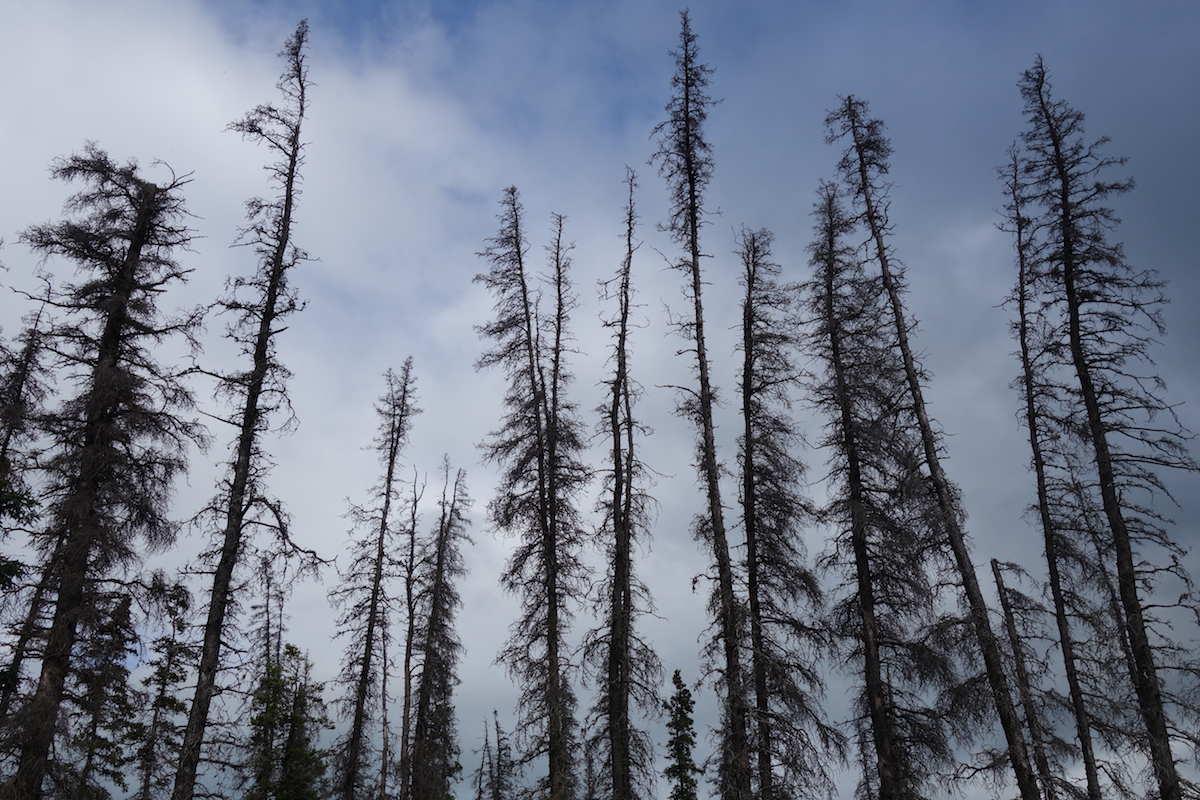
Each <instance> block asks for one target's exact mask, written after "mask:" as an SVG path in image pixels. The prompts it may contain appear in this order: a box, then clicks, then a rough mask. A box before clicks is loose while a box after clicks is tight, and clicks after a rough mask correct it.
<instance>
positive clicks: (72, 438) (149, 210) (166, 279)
mask: <svg viewBox="0 0 1200 800" xmlns="http://www.w3.org/2000/svg"><path fill="white" fill-rule="evenodd" d="M53 172H54V175H55V177H57V178H59V179H62V180H67V181H78V182H79V183H81V184H83V189H82V191H80V192H79V193H78V194H76V195H75V196H74V197H73V198H71V200H69V201H68V203H67V211H68V213H69V214H70V218H68V219H67V220H65V221H63V222H60V223H56V224H47V225H40V226H35V227H33V228H30V229H29V230H27V231H26V232H25V233H24V234H23V235H22V238H23V240H24V241H25V242H26V243H27V244H29V245H30V247H32V248H33V249H34V250H35V251H37V252H40V253H42V254H44V255H46V256H60V257H63V258H66V259H68V260H70V261H72V262H74V266H75V267H76V269H77V270H78V273H79V275H80V276H81V278H80V280H79V281H78V282H77V283H71V284H65V285H63V286H61V287H59V288H56V289H55V290H54V292H53V293H52V295H51V297H50V298H49V299H48V300H47V304H48V305H51V306H53V307H55V308H56V309H57V310H58V312H59V313H60V314H61V315H62V316H61V318H60V320H59V321H57V322H56V324H54V325H53V326H52V327H50V328H48V329H47V330H46V332H45V334H44V339H45V342H46V344H47V349H48V350H49V351H52V352H53V353H54V360H53V362H51V363H48V364H47V369H50V370H53V371H54V373H55V374H56V375H57V376H58V381H59V383H60V384H61V385H64V386H70V385H75V386H78V387H79V392H78V393H77V394H75V395H73V396H71V397H68V398H67V399H66V400H65V401H64V403H63V404H62V406H61V407H60V408H59V410H57V411H55V412H54V413H53V414H51V415H49V416H47V418H46V421H45V432H46V434H47V436H48V437H49V439H50V441H51V442H52V443H53V444H52V452H51V454H50V455H49V456H48V457H47V459H46V460H45V461H44V465H45V467H46V468H47V475H48V476H49V485H48V487H47V489H46V491H45V492H44V493H43V497H44V498H46V499H45V504H46V514H45V520H46V526H45V528H44V529H42V530H41V531H40V532H39V533H38V540H39V543H38V545H37V546H38V549H39V551H40V552H41V553H42V555H43V557H44V558H45V559H47V561H46V563H44V564H43V565H42V568H41V572H42V574H43V576H44V577H48V578H49V580H48V581H44V583H46V584H47V585H46V586H45V587H44V592H45V594H46V595H47V596H46V599H45V602H47V603H51V602H52V604H53V612H52V614H50V624H49V629H48V631H47V633H46V640H45V646H44V649H43V651H42V659H41V667H40V676H39V679H38V682H37V688H36V690H35V691H34V693H33V696H32V697H31V698H30V700H29V702H28V703H27V704H26V705H25V706H24V708H22V710H21V711H20V712H19V714H18V716H17V718H10V719H9V720H8V723H7V727H8V731H9V733H10V734H15V735H14V738H15V739H16V740H17V742H18V743H19V744H18V754H17V768H16V772H15V774H12V775H11V777H10V778H9V780H8V781H7V782H6V784H5V785H4V786H3V787H2V788H0V796H4V797H13V798H18V797H19V798H38V797H40V796H41V794H42V790H43V779H44V778H45V776H46V771H47V767H48V766H49V764H48V760H49V758H50V755H51V748H52V745H53V742H54V738H55V732H56V728H57V726H58V722H59V719H60V717H59V711H60V707H61V705H62V703H63V700H64V692H65V690H66V687H67V683H68V680H69V676H70V673H71V670H72V668H73V665H74V659H75V657H76V655H77V652H76V644H77V635H78V632H79V625H80V623H81V620H82V617H83V616H84V615H85V612H87V610H88V609H89V607H90V606H91V604H92V602H93V600H94V599H95V598H96V597H97V582H98V581H100V580H102V579H104V578H106V577H113V576H119V575H121V574H122V573H123V572H124V571H125V570H127V569H130V568H133V567H134V566H136V565H137V564H138V563H139V561H140V556H141V554H142V553H143V552H145V551H146V550H152V549H155V548H161V547H165V546H167V545H168V544H170V542H171V541H172V539H173V537H174V534H175V530H176V526H175V525H174V524H173V523H172V522H170V521H169V520H168V518H167V504H168V500H169V497H170V494H171V490H172V484H173V480H174V478H175V477H176V475H178V474H179V473H180V472H182V471H183V470H184V469H185V468H186V457H185V453H186V449H187V448H188V447H189V446H192V445H194V444H201V445H202V444H203V443H204V434H203V431H202V429H201V428H200V427H199V426H198V425H197V424H196V423H194V422H192V421H189V420H187V419H184V418H183V417H182V416H181V414H182V413H185V412H187V411H189V410H190V407H191V404H192V400H191V395H190V394H189V392H188V391H187V389H186V388H185V387H184V385H183V383H182V382H181V380H180V376H179V375H178V374H176V373H175V372H174V371H173V370H170V369H167V368H166V367H164V366H162V365H160V364H159V363H157V361H156V360H155V359H154V357H153V350H154V348H155V347H156V346H158V345H160V344H162V343H163V342H164V341H166V340H168V339H169V338H171V337H179V338H182V337H188V336H190V335H191V333H192V332H193V331H194V330H195V328H196V326H197V325H198V319H199V318H198V315H197V314H192V315H187V316H185V317H182V318H179V319H170V318H167V317H166V316H165V315H163V313H162V312H161V311H160V310H159V308H158V302H159V299H160V298H161V297H162V294H163V292H165V291H168V290H169V289H170V288H171V287H172V286H174V285H177V284H179V283H181V282H182V281H183V280H184V279H185V277H186V274H187V271H186V270H184V269H183V268H182V267H181V266H180V265H179V264H178V263H177V262H176V261H175V255H174V252H175V250H176V248H180V247H184V246H186V245H187V242H188V241H189V239H190V232H189V231H188V229H187V228H186V227H185V225H184V218H185V217H186V212H185V211H184V208H183V199H182V195H181V191H182V187H183V186H184V185H185V184H186V183H187V179H186V178H180V177H178V176H172V177H171V180H170V181H169V182H167V183H164V184H162V185H159V184H155V183H152V182H150V181H147V180H145V179H144V178H142V177H141V176H140V174H139V172H138V168H137V165H136V163H134V162H129V163H127V164H124V165H121V164H118V163H116V162H114V161H112V160H111V159H110V158H109V157H108V155H107V154H106V153H104V152H103V151H101V150H100V149H99V148H97V147H95V146H94V145H88V146H87V147H85V148H84V150H83V152H82V153H79V154H76V155H73V156H71V157H69V158H65V159H61V160H60V161H58V162H57V163H56V164H55V166H54V170H53ZM51 561H52V562H53V566H52V568H51V566H50V564H51ZM51 594H52V595H53V600H52V601H51V600H50V598H49V595H51ZM47 608H49V606H47ZM14 677H15V676H14Z"/></svg>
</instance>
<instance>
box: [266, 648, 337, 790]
mask: <svg viewBox="0 0 1200 800" xmlns="http://www.w3.org/2000/svg"><path fill="white" fill-rule="evenodd" d="M311 672H312V664H311V663H310V662H309V660H308V657H307V656H306V655H304V654H303V653H301V652H300V649H299V648H298V647H296V646H295V645H293V644H286V645H284V646H283V648H282V650H281V651H280V654H279V658H278V660H276V659H274V658H273V659H272V660H271V661H270V662H268V663H267V664H266V667H265V670H264V672H263V674H262V676H261V677H260V678H259V681H258V688H257V690H256V691H255V693H254V696H253V699H252V702H251V705H250V723H249V724H250V741H249V750H250V755H251V758H250V761H249V764H248V767H249V772H250V781H249V786H248V787H247V790H246V794H245V800H319V798H321V797H323V796H324V786H323V781H322V776H323V775H324V773H325V769H326V754H325V752H324V751H323V750H321V749H320V748H319V747H318V746H317V741H316V740H317V737H318V736H319V732H320V730H322V729H323V728H325V727H328V724H329V723H328V719H327V718H326V715H325V706H324V702H323V701H322V698H321V693H322V691H323V689H324V685H323V684H320V683H316V682H314V681H313V680H312V675H311Z"/></svg>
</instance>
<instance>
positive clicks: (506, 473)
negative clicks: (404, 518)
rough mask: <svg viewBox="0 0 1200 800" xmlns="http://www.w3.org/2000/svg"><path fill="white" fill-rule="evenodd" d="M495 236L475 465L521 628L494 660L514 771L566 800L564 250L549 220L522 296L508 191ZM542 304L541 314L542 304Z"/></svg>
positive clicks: (569, 448)
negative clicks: (504, 546) (490, 378)
mask: <svg viewBox="0 0 1200 800" xmlns="http://www.w3.org/2000/svg"><path fill="white" fill-rule="evenodd" d="M501 209H502V211H501V213H500V214H499V220H500V230H499V231H498V232H497V233H496V235H495V236H493V237H492V238H491V239H489V240H488V242H487V247H486V248H485V249H484V250H483V252H482V253H480V256H481V257H482V258H483V259H485V260H486V261H487V263H488V266H489V269H488V271H487V272H485V273H481V274H480V275H477V276H476V277H475V280H476V282H478V283H482V284H483V285H484V286H486V287H487V288H488V290H489V291H490V292H491V293H492V296H493V298H494V299H495V313H496V317H495V319H494V320H492V321H491V322H489V323H488V324H486V325H483V326H481V327H480V328H479V333H480V335H481V336H483V337H484V338H486V339H490V340H491V341H492V342H493V346H492V349H490V350H488V351H486V352H485V353H484V354H483V355H482V356H481V357H480V358H479V360H478V361H477V362H476V368H477V369H488V368H491V367H498V368H500V369H502V370H504V372H505V374H506V376H507V378H508V389H507V390H506V392H505V394H504V407H505V414H504V417H503V419H502V420H501V425H500V427H499V428H498V429H497V430H495V431H493V432H492V433H491V434H489V436H488V439H487V441H485V442H484V443H483V444H482V445H481V449H482V450H483V454H484V459H485V460H486V461H488V462H491V463H494V464H496V465H497V466H499V467H500V468H501V470H502V471H501V474H500V483H499V487H498V489H497V494H496V497H495V498H493V499H492V501H491V502H490V503H488V516H489V517H490V520H491V525H492V528H493V529H494V530H495V531H497V532H500V533H505V534H509V535H513V536H516V537H518V543H517V549H516V551H515V552H514V553H513V555H512V557H511V558H510V559H509V562H508V564H507V565H506V566H505V569H504V573H503V574H502V575H501V578H500V582H501V585H502V586H503V587H504V588H505V590H507V591H508V592H511V593H512V594H515V595H517V596H518V597H519V598H520V600H521V609H522V611H521V617H520V619H518V620H517V621H516V622H514V623H513V624H512V626H511V628H510V630H511V631H512V635H511V636H510V637H509V640H508V642H507V643H506V644H505V646H504V649H503V650H502V651H501V652H500V654H499V655H498V656H497V660H498V661H499V662H500V663H502V664H504V666H505V667H506V668H507V669H508V671H509V673H510V674H511V675H512V676H513V677H514V678H515V679H516V680H517V682H518V685H519V686H520V690H521V694H520V699H519V709H518V710H519V712H520V720H519V722H518V727H517V735H518V741H519V744H520V749H521V753H522V755H521V759H520V760H521V761H522V763H526V764H528V763H530V762H532V761H534V760H536V759H538V758H540V757H545V758H546V760H547V764H548V772H547V775H546V777H545V778H543V779H542V780H540V781H539V788H538V791H539V792H540V793H542V794H544V796H546V797H547V798H549V800H571V799H572V798H574V797H575V789H576V768H575V763H576V755H577V749H576V748H577V725H576V722H575V693H574V691H573V690H572V688H571V684H570V681H569V679H568V675H567V672H568V668H569V666H570V660H569V656H570V653H569V652H568V651H567V648H566V645H565V643H564V638H565V636H566V633H567V631H568V629H569V626H570V623H571V621H572V618H573V615H574V612H573V611H572V609H571V605H572V604H573V603H574V602H576V600H577V599H578V598H579V597H581V596H582V593H583V589H584V582H585V578H586V568H585V566H584V564H583V563H582V561H581V560H580V551H581V548H582V547H583V545H584V544H585V538H586V537H585V535H584V530H583V523H582V521H581V519H580V515H579V510H578V507H577V502H578V496H579V494H580V492H581V491H582V490H583V488H584V486H585V485H586V484H587V482H588V481H589V479H590V477H591V472H590V470H589V469H588V467H587V466H586V465H585V464H584V463H583V462H582V461H581V460H580V455H581V454H582V451H583V449H584V431H583V426H582V423H581V422H580V420H579V417H578V414H577V410H576V407H575V405H574V404H573V403H571V402H570V400H569V399H568V398H567V394H566V389H567V386H568V385H569V384H570V382H571V373H570V371H569V369H568V365H567V355H568V353H569V352H570V347H571V335H570V332H569V330H568V328H567V324H568V322H569V321H570V313H571V311H572V310H573V309H574V308H575V305H576V302H577V300H576V297H575V295H574V293H573V291H572V289H571V284H570V281H569V279H568V269H569V267H570V258H569V250H570V246H569V245H568V244H566V243H565V242H564V241H563V238H562V234H563V217H562V216H560V215H555V216H554V224H553V228H552V233H551V235H552V237H553V242H552V244H551V245H550V246H548V247H547V248H546V249H547V252H548V253H549V258H548V265H547V266H548V274H547V278H546V282H547V283H548V286H547V287H546V291H547V292H548V293H549V295H550V296H549V297H548V298H543V296H542V294H541V292H540V291H537V290H535V289H534V288H533V287H532V286H531V285H530V268H529V265H528V263H527V260H528V252H529V244H528V241H527V239H526V236H525V221H524V216H523V211H524V209H523V208H522V206H521V202H520V197H519V195H518V193H517V189H516V187H509V188H508V189H507V190H505V193H504V198H503V200H501ZM543 299H545V300H546V301H547V302H546V306H548V310H545V309H544V307H543V305H542V303H541V301H542V300H543Z"/></svg>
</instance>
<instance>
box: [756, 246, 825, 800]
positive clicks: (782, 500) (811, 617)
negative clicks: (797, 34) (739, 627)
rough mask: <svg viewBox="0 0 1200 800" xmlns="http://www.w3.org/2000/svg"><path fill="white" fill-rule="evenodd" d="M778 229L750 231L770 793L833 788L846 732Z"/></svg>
mask: <svg viewBox="0 0 1200 800" xmlns="http://www.w3.org/2000/svg"><path fill="white" fill-rule="evenodd" d="M773 241H774V235H773V234H772V233H771V232H770V231H768V230H766V229H763V230H757V231H753V230H746V229H743V230H742V232H741V234H740V235H739V237H738V250H737V255H738V256H739V258H740V260H741V262H742V274H741V278H740V279H739V281H740V283H741V285H742V288H743V290H744V293H743V295H742V342H741V352H742V365H741V370H740V377H739V382H738V394H739V397H740V401H741V412H742V433H741V436H739V438H738V466H739V468H740V472H741V483H740V486H741V493H740V497H739V499H740V502H741V507H742V527H743V529H744V532H745V536H746V551H745V579H746V595H747V605H748V612H749V613H748V621H749V636H750V642H749V645H750V646H749V648H748V653H749V661H750V664H749V665H748V669H749V672H750V681H749V683H750V686H751V687H752V691H753V696H754V709H753V712H752V717H751V719H752V725H753V731H752V737H751V745H750V746H751V750H752V752H753V755H754V758H755V764H754V765H753V769H754V786H755V792H756V795H757V796H758V797H759V798H761V800H774V799H775V798H776V797H798V796H802V795H804V794H808V793H810V792H811V791H814V790H816V789H818V788H819V787H828V786H830V785H831V784H830V781H831V774H830V771H829V768H828V765H829V763H830V757H831V756H832V757H833V758H836V757H837V756H838V754H839V753H840V751H841V749H842V741H841V739H842V737H841V736H840V735H839V734H838V732H837V731H836V730H835V729H834V728H832V727H830V726H829V725H827V724H825V722H824V720H823V719H822V713H821V707H820V700H821V695H822V693H823V691H824V682H823V680H822V679H821V676H820V673H819V671H818V669H817V660H818V653H819V652H820V651H821V650H822V649H824V648H823V645H826V644H827V641H823V640H826V639H827V636H826V635H825V634H824V633H823V628H824V626H823V625H822V624H821V619H820V615H821V613H822V611H823V609H822V605H823V602H824V600H823V593H822V590H821V587H820V581H819V579H818V578H817V576H816V575H814V574H813V572H812V570H811V569H809V567H808V565H807V564H806V563H805V561H806V551H805V546H804V541H803V538H802V532H801V525H802V524H804V523H805V522H806V521H808V522H811V521H812V508H811V504H810V503H809V502H808V501H807V500H806V499H805V498H804V497H803V496H802V494H801V490H800V487H801V483H802V481H803V477H804V471H805V468H804V464H803V463H802V462H801V461H800V459H799V458H798V457H797V456H796V452H795V451H796V448H798V447H799V446H800V445H801V441H800V433H799V431H798V429H797V427H796V424H795V422H794V421H793V419H792V416H791V405H792V401H791V391H792V389H794V388H795V387H796V386H797V382H798V378H799V376H800V372H799V369H798V368H797V366H796V359H797V355H798V347H799V344H800V335H799V334H800V329H799V326H798V324H797V318H796V309H795V304H796V299H797V295H796V287H795V286H794V285H787V284H783V283H781V282H780V273H781V268H780V266H779V264H777V263H776V262H774V261H772V260H771V244H772V242H773Z"/></svg>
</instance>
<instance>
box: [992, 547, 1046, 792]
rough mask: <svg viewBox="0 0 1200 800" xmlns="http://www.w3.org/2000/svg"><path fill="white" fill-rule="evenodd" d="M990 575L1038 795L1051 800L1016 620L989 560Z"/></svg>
mask: <svg viewBox="0 0 1200 800" xmlns="http://www.w3.org/2000/svg"><path fill="white" fill-rule="evenodd" d="M992 574H993V575H995V576H996V592H997V594H999V596H1000V609H1001V610H1002V611H1003V612H1004V626H1005V629H1006V630H1007V631H1008V643H1009V646H1010V647H1011V648H1012V654H1013V666H1014V671H1015V672H1016V678H1017V694H1018V696H1019V697H1020V698H1021V708H1022V709H1024V711H1025V725H1026V726H1027V727H1028V728H1029V744H1030V747H1032V748H1033V758H1034V763H1035V764H1036V765H1037V770H1038V776H1039V777H1040V779H1041V782H1042V791H1043V792H1044V793H1045V795H1046V800H1054V797H1055V792H1054V776H1053V775H1052V774H1051V772H1050V760H1049V759H1048V758H1047V757H1046V745H1045V740H1044V739H1043V738H1042V726H1041V723H1040V721H1039V717H1038V713H1037V707H1036V706H1035V705H1034V703H1033V687H1032V686H1031V685H1030V682H1029V668H1028V667H1027V666H1026V664H1025V655H1024V653H1023V651H1022V646H1021V635H1020V633H1018V631H1017V620H1016V617H1015V616H1014V614H1013V608H1012V601H1010V600H1009V598H1008V590H1007V589H1006V588H1004V576H1003V575H1002V574H1001V572H1000V562H999V561H997V560H996V559H994V558H993V559H992Z"/></svg>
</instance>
